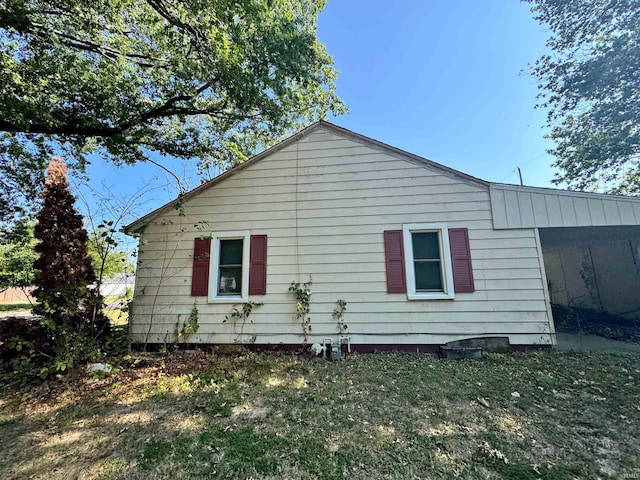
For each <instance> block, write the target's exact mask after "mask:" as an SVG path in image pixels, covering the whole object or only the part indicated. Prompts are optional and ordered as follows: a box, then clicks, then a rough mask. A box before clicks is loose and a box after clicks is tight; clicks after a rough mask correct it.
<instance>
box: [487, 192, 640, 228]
mask: <svg viewBox="0 0 640 480" xmlns="http://www.w3.org/2000/svg"><path fill="white" fill-rule="evenodd" d="M491 206H492V213H493V226H494V227H495V228H498V229H502V228H536V227H540V228H543V227H594V226H613V225H640V199H638V198H637V197H622V196H615V195H602V194H594V193H581V192H569V191H564V190H552V189H548V188H535V187H518V186H515V185H499V184H492V185H491Z"/></svg>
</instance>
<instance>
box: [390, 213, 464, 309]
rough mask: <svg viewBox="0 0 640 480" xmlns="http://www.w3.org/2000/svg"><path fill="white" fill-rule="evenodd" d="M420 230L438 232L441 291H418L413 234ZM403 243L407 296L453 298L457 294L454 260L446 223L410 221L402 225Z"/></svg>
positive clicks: (416, 297) (418, 298)
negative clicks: (454, 283)
mask: <svg viewBox="0 0 640 480" xmlns="http://www.w3.org/2000/svg"><path fill="white" fill-rule="evenodd" d="M418 232H436V233H438V243H439V247H440V274H441V275H442V289H443V291H441V292H418V291H416V276H415V270H414V258H413V241H412V237H411V234H412V233H418ZM402 243H403V247H404V262H405V264H404V267H405V275H406V280H407V298H408V299H409V300H453V299H454V298H455V296H456V294H455V290H454V286H453V262H452V260H451V249H450V247H449V231H448V228H447V224H446V223H409V224H404V225H402Z"/></svg>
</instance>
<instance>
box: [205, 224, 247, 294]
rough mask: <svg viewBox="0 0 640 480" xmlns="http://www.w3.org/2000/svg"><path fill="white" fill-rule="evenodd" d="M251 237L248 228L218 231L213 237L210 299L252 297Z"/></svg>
mask: <svg viewBox="0 0 640 480" xmlns="http://www.w3.org/2000/svg"><path fill="white" fill-rule="evenodd" d="M249 237H250V233H249V232H248V231H236V232H217V233H215V234H214V235H213V236H212V237H211V250H212V255H211V256H212V261H213V262H212V264H211V267H212V272H211V273H212V280H213V281H212V282H210V283H209V300H210V301H212V302H238V301H243V302H246V301H248V299H249Z"/></svg>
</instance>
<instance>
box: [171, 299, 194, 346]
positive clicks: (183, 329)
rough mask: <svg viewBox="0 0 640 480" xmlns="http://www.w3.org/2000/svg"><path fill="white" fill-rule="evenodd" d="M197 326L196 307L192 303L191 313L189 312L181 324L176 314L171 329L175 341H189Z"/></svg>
mask: <svg viewBox="0 0 640 480" xmlns="http://www.w3.org/2000/svg"><path fill="white" fill-rule="evenodd" d="M199 328H200V325H199V324H198V307H197V306H196V305H194V306H193V308H192V309H191V313H189V316H188V317H187V319H186V320H185V321H183V322H182V325H180V315H178V321H177V322H176V324H175V327H174V329H173V334H174V337H175V342H176V343H180V342H187V341H189V337H190V336H191V335H193V334H194V333H196V332H197V331H198V329H199Z"/></svg>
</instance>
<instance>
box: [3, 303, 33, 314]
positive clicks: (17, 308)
mask: <svg viewBox="0 0 640 480" xmlns="http://www.w3.org/2000/svg"><path fill="white" fill-rule="evenodd" d="M27 310H31V304H30V303H0V312H22V311H27Z"/></svg>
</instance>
